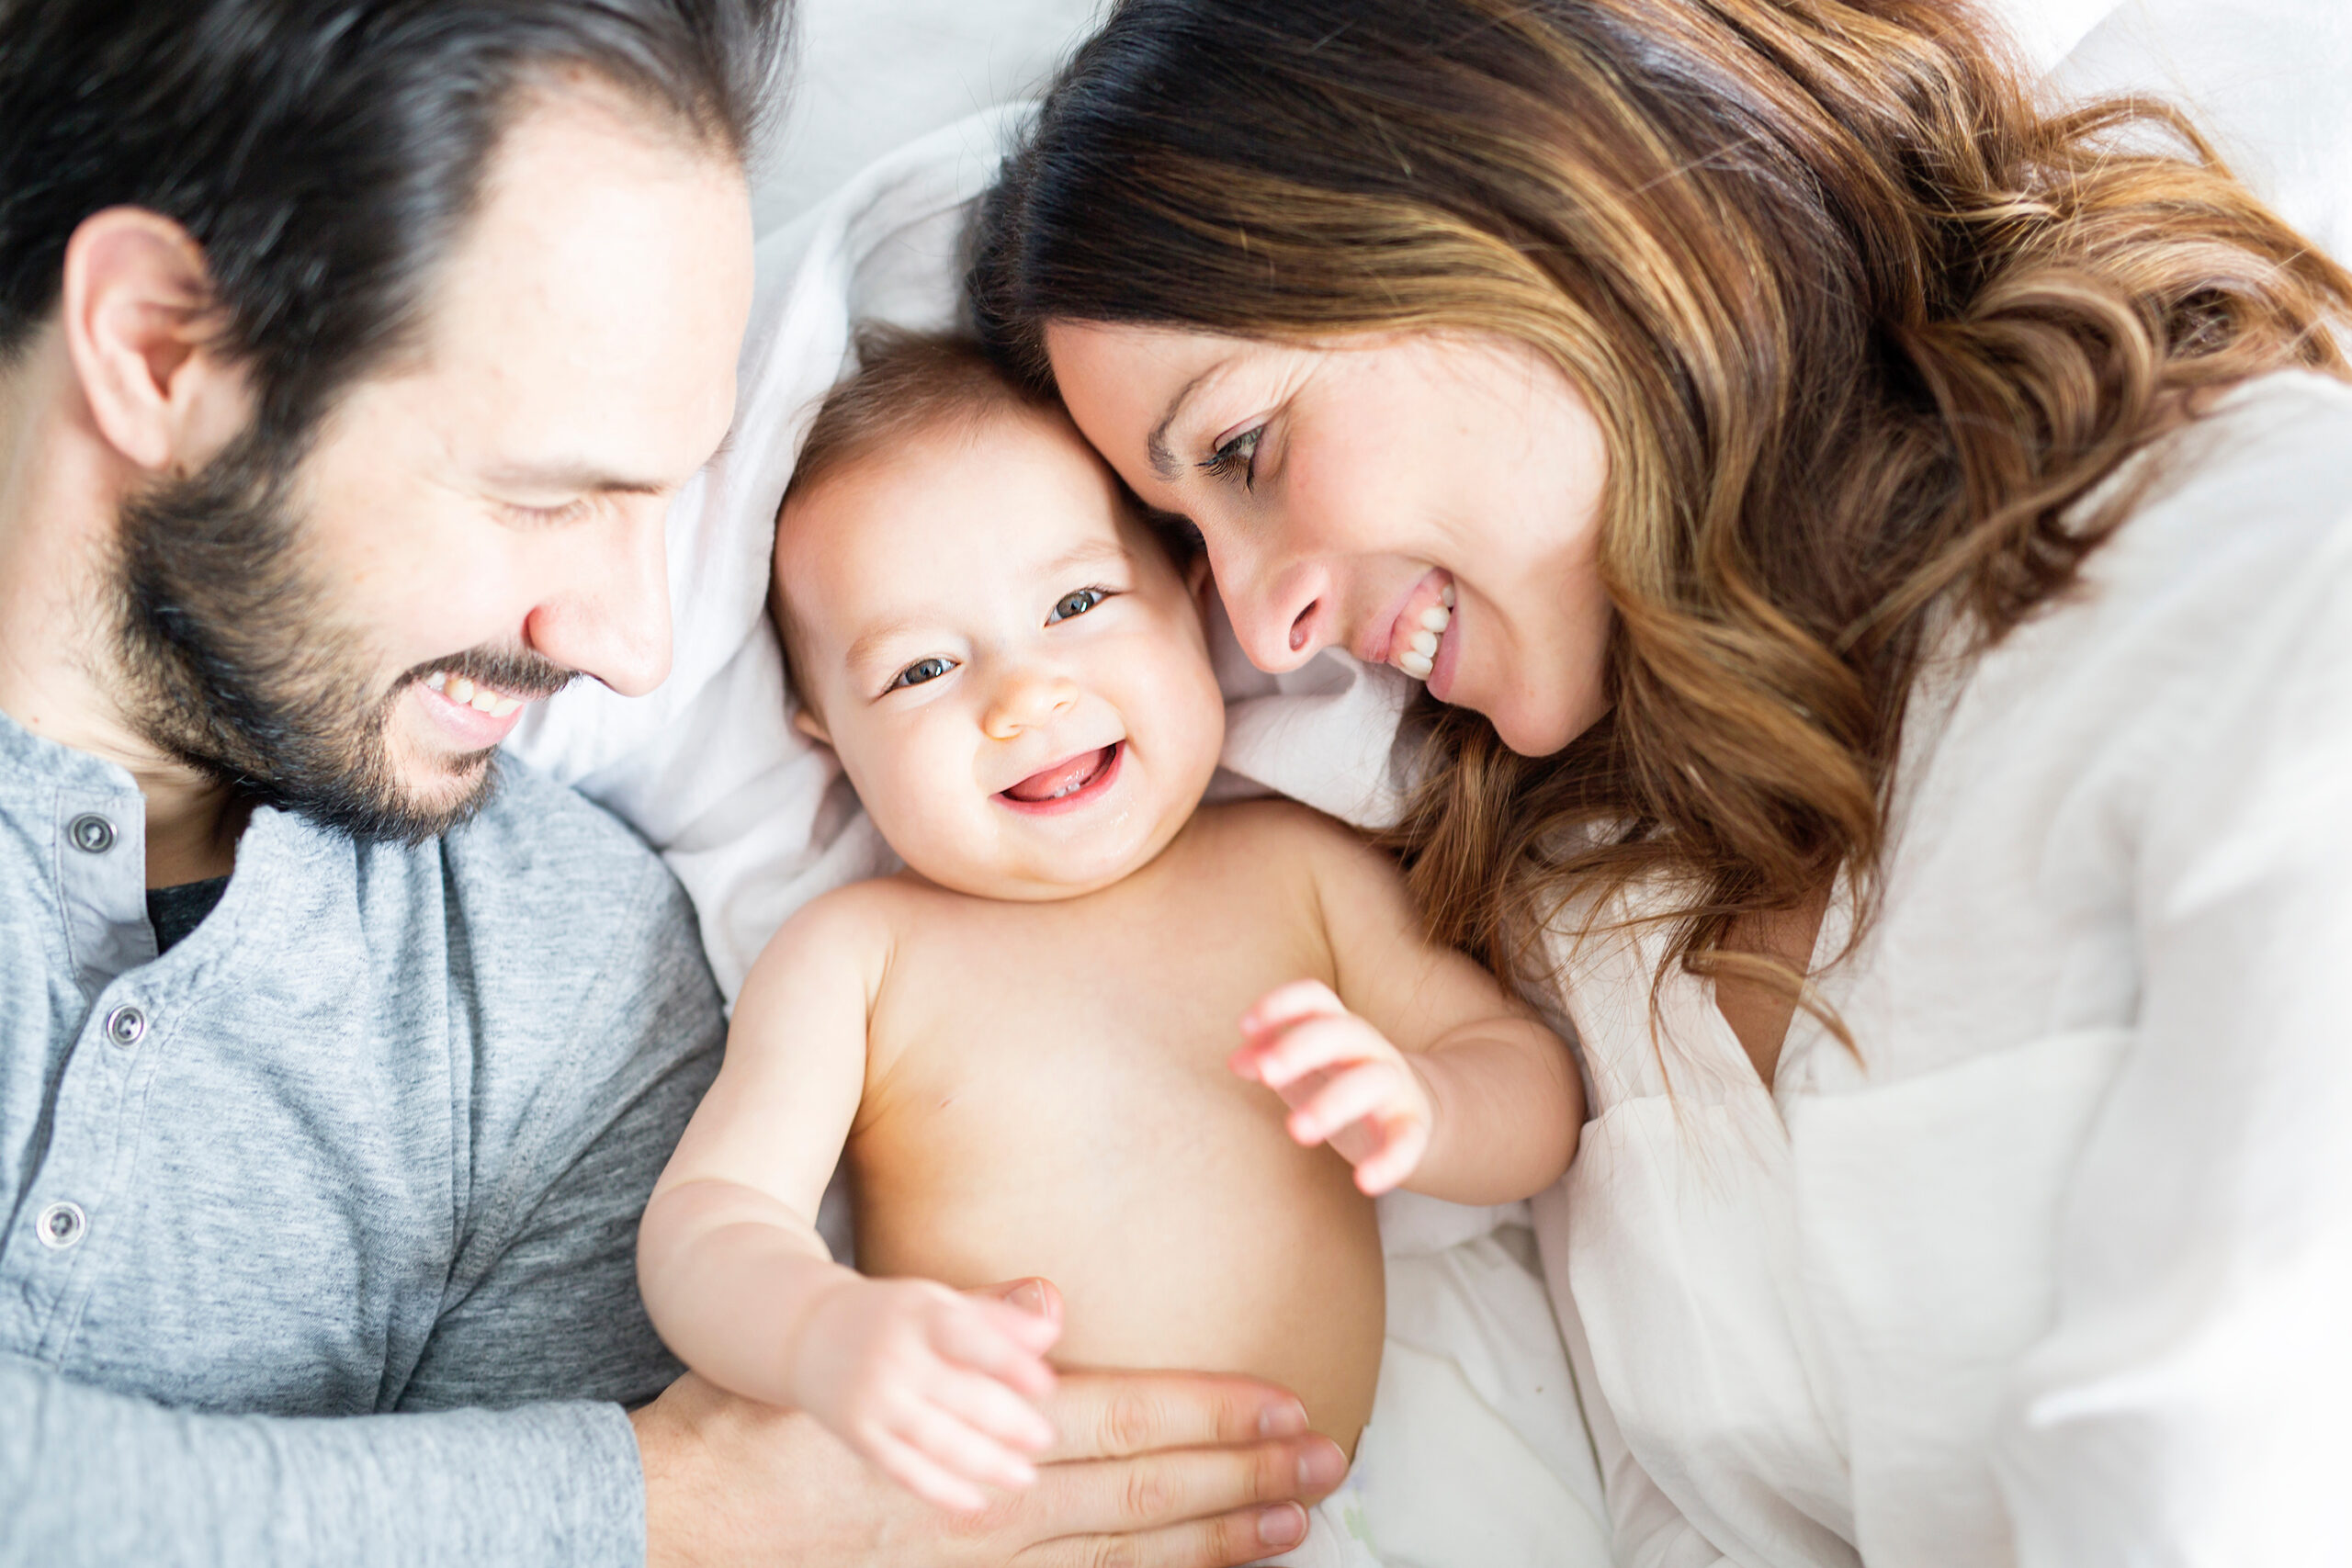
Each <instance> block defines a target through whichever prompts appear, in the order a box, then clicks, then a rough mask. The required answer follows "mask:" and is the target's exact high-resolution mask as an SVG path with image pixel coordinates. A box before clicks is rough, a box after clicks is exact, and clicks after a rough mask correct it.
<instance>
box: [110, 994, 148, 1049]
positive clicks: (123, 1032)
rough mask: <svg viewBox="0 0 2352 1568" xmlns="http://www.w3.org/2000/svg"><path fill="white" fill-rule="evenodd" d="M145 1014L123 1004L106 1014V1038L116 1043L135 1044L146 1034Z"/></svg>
mask: <svg viewBox="0 0 2352 1568" xmlns="http://www.w3.org/2000/svg"><path fill="white" fill-rule="evenodd" d="M146 1033H147V1015H146V1014H145V1013H143V1012H141V1011H140V1010H138V1009H137V1008H135V1007H130V1006H129V1005H127V1004H126V1005H125V1006H122V1007H119V1008H117V1009H115V1010H114V1011H112V1012H110V1013H108V1014H107V1039H109V1040H111V1041H113V1042H114V1043H116V1044H118V1045H136V1044H138V1043H139V1042H140V1041H141V1039H143V1038H144V1037H145V1036H146Z"/></svg>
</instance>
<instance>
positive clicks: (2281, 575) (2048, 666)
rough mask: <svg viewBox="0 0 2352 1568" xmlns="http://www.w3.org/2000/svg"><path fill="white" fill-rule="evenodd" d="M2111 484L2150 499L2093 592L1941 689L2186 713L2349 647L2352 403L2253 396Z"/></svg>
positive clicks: (2012, 637)
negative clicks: (2344, 611) (2329, 648)
mask: <svg viewBox="0 0 2352 1568" xmlns="http://www.w3.org/2000/svg"><path fill="white" fill-rule="evenodd" d="M2109 483H2110V485H2111V486H2114V487H2137V488H2138V491H2139V493H2138V494H2137V495H2136V497H2134V498H2133V499H2132V502H2131V513H2130V514H2129V515H2128V516H2127V517H2126V519H2125V520H2124V522H2123V523H2122V525H2120V527H2118V528H2117V529H2116V530H2115V533H2114V535H2113V536H2111V537H2110V538H2109V539H2108V540H2107V541H2106V542H2104V543H2103V544H2101V545H2100V546H2099V547H2098V548H2097V549H2096V550H2094V551H2093V552H2092V553H2091V554H2090V556H2089V557H2088V558H2087V559H2086V562H2085V563H2084V568H2083V573H2082V578H2081V580H2080V581H2078V582H2077V583H2076V584H2075V585H2074V586H2073V587H2072V588H2071V589H2069V590H2066V591H2064V592H2061V593H2060V594H2059V595H2058V596H2057V597H2056V598H2055V599H2054V600H2052V602H2050V603H2049V604H2046V605H2045V606H2044V607H2043V608H2042V609H2041V611H2040V612H2038V613H2037V614H2035V615H2031V616H2029V617H2028V618H2027V620H2026V621H2025V622H2024V623H2023V624H2021V625H2020V626H2018V627H2016V628H2014V629H2013V630H2012V631H2010V632H2009V633H2008V634H2007V636H2006V637H2004V638H2003V639H2002V640H2001V641H2000V642H1999V643H1998V644H1997V645H1996V647H1995V648H1994V649H1990V650H1989V651H1987V652H1985V654H1983V655H1981V656H1978V655H1973V654H1960V653H1958V652H1957V651H1956V652H1955V655H1954V657H1953V659H1952V660H1950V661H1946V660H1930V662H1929V666H1928V670H1927V671H1924V672H1923V679H1924V681H1925V682H1926V683H1927V685H1928V687H1934V686H1937V685H1939V684H1942V685H1944V686H1945V687H1946V689H1947V690H1949V691H1951V694H1953V695H1955V696H1957V695H1958V694H1960V692H1961V691H1962V689H1963V688H1964V689H1969V690H1973V692H1974V693H1975V694H1977V695H1978V696H1979V697H1980V698H1981V697H1982V696H1984V695H1985V694H1986V689H1987V688H1993V689H1999V688H2002V687H2004V686H2009V687H2014V688H2015V690H2014V693H2013V694H2014V695H2015V697H2016V698H2017V699H2018V700H2019V701H2022V702H2027V703H2030V704H2031V705H2046V704H2049V703H2064V702H2066V701H2068V700H2070V699H2083V700H2092V701H2098V702H2101V703H2106V704H2110V705H2112V704H2117V703H2120V702H2122V701H2124V700H2125V699H2127V698H2132V697H2136V698H2138V699H2140V700H2142V701H2145V702H2154V701H2157V700H2159V699H2160V698H2161V699H2164V700H2165V702H2166V704H2167V705H2170V706H2171V707H2173V708H2174V710H2175V711H2182V710H2183V707H2184V705H2193V698H2194V695H2195V694H2196V692H2198V691H2199V690H2200V689H2201V690H2205V691H2214V690H2219V689H2221V688H2222V687H2223V686H2226V685H2229V684H2233V683H2234V682H2237V681H2239V680H2241V679H2242V678H2244V677H2245V674H2246V672H2247V671H2249V670H2251V669H2252V668H2253V667H2255V666H2257V665H2264V664H2276V663H2278V661H2280V660H2288V661H2292V660H2296V659H2299V658H2303V657H2307V656H2310V655H2312V654H2314V653H2316V652H2317V651H2318V649H2317V647H2316V643H2315V641H2314V639H2318V640H2319V641H2325V640H2328V639H2331V638H2334V637H2339V636H2340V635H2342V634H2345V633H2346V632H2347V631H2352V628H2347V627H2345V626H2340V625H2337V624H2335V623H2336V622H2337V621H2339V620H2340V619H2341V617H2340V616H2339V615H2335V614H2334V613H2333V612H2332V611H2331V609H2330V607H2329V606H2330V605H2331V604H2334V603H2340V601H2341V600H2342V598H2343V596H2344V595H2345V594H2346V592H2347V591H2352V387H2347V386H2346V385H2345V384H2343V383H2341V382H2338V381H2335V380H2332V379H2329V378H2325V377H2322V376H2317V375H2312V374H2308V373H2303V372H2290V373H2284V374H2279V375H2275V376H2267V377H2264V378H2259V379H2257V380H2255V381H2251V382H2248V383H2246V384H2245V386H2242V387H2239V388H2237V389H2234V390H2233V391H2232V392H2230V393H2229V394H2228V395H2227V396H2225V397H2224V398H2222V400H2220V401H2219V402H2218V403H2217V404H2216V405H2215V406H2214V407H2213V409H2212V410H2211V412H2208V413H2207V414H2206V415H2205V416H2204V417H2202V418H2200V419H2199V420H2197V421H2195V422H2194V423H2190V424H2188V425H2186V426H2184V427H2182V428H2181V429H2179V430H2177V431H2176V432H2174V433H2172V434H2169V435H2167V436H2165V438H2164V439H2163V440H2162V441H2160V442H2158V443H2157V444H2156V445H2155V446H2153V447H2151V448H2150V449H2149V450H2148V451H2147V452H2146V453H2144V454H2143V455H2142V456H2141V457H2139V458H2137V459H2135V460H2134V462H2133V464H2132V465H2131V466H2130V467H2128V468H2125V469H2124V470H2122V471H2121V472H2120V473H2119V474H2118V475H2117V476H2116V478H2115V479H2112V480H2110V481H2109ZM2105 493H2106V494H2109V495H2112V494H2113V493H2114V491H2112V490H2109V491H2106V492H2105ZM2099 499H2100V498H2099V497H2096V496H2095V497H2094V498H2093V502H2092V504H2097V502H2098V500H2099ZM1962 640H1963V641H1964V639H1962ZM1957 646H1958V645H1957V644H1956V645H1955V648H1956V649H1957ZM1955 677H1957V680H1956V681H1955V680H1954V679H1953V678H1955ZM1923 694H1925V693H1923ZM1935 705H1936V704H1935V703H1934V702H1933V701H1929V702H1928V706H1929V707H1931V708H1932V707H1934V706H1935Z"/></svg>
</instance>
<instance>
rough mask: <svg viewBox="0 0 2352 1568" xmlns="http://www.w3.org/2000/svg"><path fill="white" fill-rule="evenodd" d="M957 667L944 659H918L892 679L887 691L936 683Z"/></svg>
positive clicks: (886, 688)
mask: <svg viewBox="0 0 2352 1568" xmlns="http://www.w3.org/2000/svg"><path fill="white" fill-rule="evenodd" d="M955 668H956V666H954V665H953V664H950V663H948V662H947V660H944V659H918V660H915V661H914V662H913V663H912V664H910V665H908V666H907V667H906V668H905V669H904V670H901V671H899V672H898V674H896V675H895V676H893V677H891V680H890V683H889V685H888V686H886V687H885V688H883V689H884V690H885V691H891V692H895V691H898V690H899V688H900V687H902V686H920V685H922V683H923V682H926V681H936V680H938V679H939V678H940V677H941V676H942V675H944V674H946V673H947V672H948V671H950V670H953V669H955Z"/></svg>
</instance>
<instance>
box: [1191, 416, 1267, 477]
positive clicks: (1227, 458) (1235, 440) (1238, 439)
mask: <svg viewBox="0 0 2352 1568" xmlns="http://www.w3.org/2000/svg"><path fill="white" fill-rule="evenodd" d="M1265 433H1266V427H1265V426H1264V425H1262V424H1253V425H1251V426H1250V428H1249V429H1247V430H1245V431H1242V432H1241V433H1240V434H1238V435H1233V436H1229V437H1227V440H1226V442H1225V444H1224V445H1223V446H1219V447H1218V448H1217V449H1216V451H1215V452H1213V453H1211V454H1210V455H1209V458H1208V460H1207V461H1206V462H1204V463H1203V464H1202V465H1201V467H1202V468H1206V469H1207V470H1208V471H1209V473H1210V474H1211V475H1212V476H1213V477H1215V478H1216V479H1227V480H1230V479H1234V478H1236V477H1237V476H1238V478H1239V479H1240V480H1241V488H1242V489H1243V490H1247V491H1254V490H1256V489H1257V488H1258V438H1259V437H1260V436H1261V435H1263V434H1265Z"/></svg>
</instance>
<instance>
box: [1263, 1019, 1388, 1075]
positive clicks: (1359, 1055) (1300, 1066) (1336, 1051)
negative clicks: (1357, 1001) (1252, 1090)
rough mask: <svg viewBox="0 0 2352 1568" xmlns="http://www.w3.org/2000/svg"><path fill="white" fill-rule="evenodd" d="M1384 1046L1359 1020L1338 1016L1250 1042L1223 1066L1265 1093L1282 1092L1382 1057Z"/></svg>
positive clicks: (1378, 1035) (1303, 1024)
mask: <svg viewBox="0 0 2352 1568" xmlns="http://www.w3.org/2000/svg"><path fill="white" fill-rule="evenodd" d="M1386 1051H1387V1042H1386V1041H1385V1040H1383V1039H1382V1038H1381V1036H1380V1032H1379V1031H1378V1030H1376V1029H1374V1028H1373V1027H1372V1025H1370V1024H1368V1023H1366V1022H1365V1021H1363V1020H1362V1019H1360V1018H1357V1017H1354V1016H1353V1015H1351V1014H1347V1013H1342V1014H1340V1016H1339V1017H1337V1018H1310V1019H1308V1020H1306V1021H1305V1022H1302V1023H1296V1024H1294V1025H1292V1026H1291V1028H1290V1029H1289V1030H1287V1031H1285V1032H1283V1033H1281V1034H1278V1035H1275V1036H1273V1037H1272V1038H1269V1039H1264V1040H1257V1041H1252V1042H1251V1043H1249V1044H1247V1045H1244V1046H1242V1047H1241V1049H1239V1050H1238V1051H1236V1052H1235V1053H1234V1054H1233V1055H1232V1056H1231V1057H1230V1058H1228V1059H1227V1066H1230V1067H1231V1068H1232V1069H1233V1070H1234V1071H1235V1072H1236V1073H1238V1074H1239V1075H1240V1076H1241V1077H1245V1078H1255V1079H1256V1080H1257V1081H1258V1082H1260V1083H1261V1084H1264V1085H1265V1086H1266V1087H1267V1088H1268V1089H1284V1088H1287V1087H1288V1086H1290V1085H1291V1084H1294V1083H1296V1082H1297V1081H1298V1080H1299V1079H1301V1078H1303V1077H1306V1075H1307V1074H1309V1073H1313V1072H1319V1071H1321V1070H1323V1069H1325V1068H1327V1067H1335V1066H1345V1065H1346V1064H1348V1063H1351V1062H1362V1061H1366V1060H1368V1059H1371V1058H1374V1057H1377V1056H1381V1055H1385V1054H1386Z"/></svg>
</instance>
